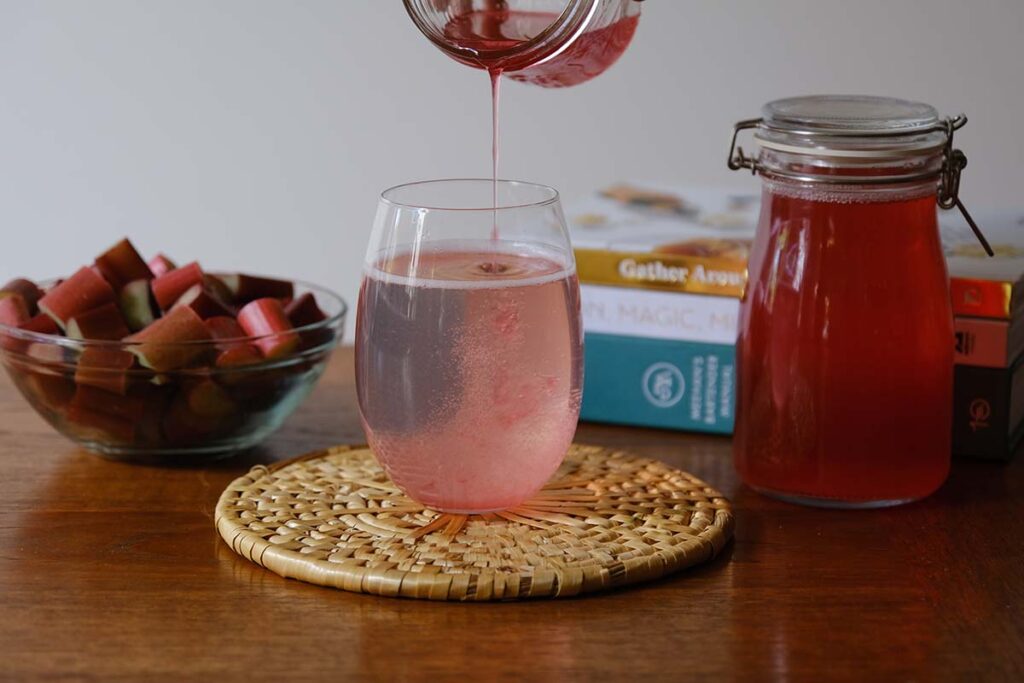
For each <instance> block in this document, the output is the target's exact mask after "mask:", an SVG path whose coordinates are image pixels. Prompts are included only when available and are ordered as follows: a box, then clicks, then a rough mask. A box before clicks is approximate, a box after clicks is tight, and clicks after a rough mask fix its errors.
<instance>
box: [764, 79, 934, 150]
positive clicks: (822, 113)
mask: <svg viewBox="0 0 1024 683" xmlns="http://www.w3.org/2000/svg"><path fill="white" fill-rule="evenodd" d="M761 114H762V118H761V120H760V121H759V125H758V126H757V132H756V133H755V135H754V138H755V139H756V140H757V142H758V144H760V145H761V146H762V147H764V148H766V149H772V150H776V151H780V152H788V153H791V154H814V155H821V156H832V157H863V158H891V157H902V156H908V155H917V154H921V153H925V152H931V151H937V150H940V149H941V148H942V147H943V146H944V145H945V144H946V141H947V133H946V128H945V126H944V125H943V122H942V120H941V119H940V118H939V113H938V112H937V111H936V110H935V108H934V107H932V106H931V105H928V104H924V103H921V102H911V101H909V100H901V99H896V98H892V97H874V96H868V95H814V96H808V97H790V98H786V99H782V100H775V101H774V102H769V103H768V104H766V105H765V106H764V108H763V109H762V111H761Z"/></svg>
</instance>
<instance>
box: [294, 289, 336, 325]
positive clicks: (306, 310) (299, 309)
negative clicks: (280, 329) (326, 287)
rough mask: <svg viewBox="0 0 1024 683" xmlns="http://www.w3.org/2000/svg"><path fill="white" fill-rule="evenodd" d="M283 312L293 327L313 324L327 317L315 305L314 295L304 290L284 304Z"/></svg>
mask: <svg viewBox="0 0 1024 683" xmlns="http://www.w3.org/2000/svg"><path fill="white" fill-rule="evenodd" d="M284 312H285V314H286V315H287V316H288V320H289V321H291V324H292V326H293V327H305V326H307V325H315V324H316V323H318V322H322V321H324V320H326V319H327V316H326V315H324V312H323V311H321V310H320V307H319V306H317V305H316V297H315V296H313V293H312V292H306V293H304V294H302V295H300V296H299V297H298V298H296V299H292V301H291V303H289V304H288V305H287V306H285V309H284Z"/></svg>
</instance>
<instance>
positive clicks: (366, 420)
mask: <svg viewBox="0 0 1024 683" xmlns="http://www.w3.org/2000/svg"><path fill="white" fill-rule="evenodd" d="M359 297H360V300H359V313H358V318H357V333H356V382H357V389H358V393H359V405H360V410H361V415H362V420H363V427H364V429H365V431H366V435H367V438H368V440H369V443H370V447H371V448H372V449H373V452H374V453H375V454H376V456H377V458H378V459H379V460H380V462H381V464H382V465H383V466H384V468H385V469H386V470H387V472H388V474H389V475H390V476H391V478H392V480H393V481H394V482H395V483H396V484H397V485H398V486H399V487H401V488H402V490H403V491H405V492H406V493H407V494H408V495H409V496H411V497H412V498H414V499H416V500H417V501H419V502H421V503H423V504H425V505H429V506H431V507H433V508H436V509H439V510H445V511H449V512H485V511H493V510H501V509H505V508H510V507H514V506H516V505H518V504H520V503H521V502H523V501H524V500H526V499H527V498H529V497H530V496H531V495H533V494H534V493H536V492H537V491H538V490H539V489H540V488H541V487H542V486H543V485H544V484H545V483H546V482H547V481H548V479H549V478H550V477H551V475H552V474H554V472H555V470H557V469H558V466H559V465H560V464H561V462H562V459H563V458H564V456H565V453H566V451H567V450H568V447H569V444H570V443H571V442H572V438H573V434H574V432H575V429H576V421H577V418H578V417H579V408H580V394H581V383H582V362H583V358H582V351H583V347H582V341H581V335H580V315H579V287H578V283H577V280H576V273H575V269H574V268H572V267H571V266H568V267H567V266H566V265H563V264H562V263H560V262H559V260H558V259H557V258H548V257H547V256H545V255H544V254H543V253H539V252H538V251H537V250H536V249H533V248H532V247H529V246H526V245H516V244H514V243H513V244H510V243H506V242H491V241H477V242H473V243H461V244H456V245H435V246H434V247H432V248H431V249H429V250H420V251H418V252H416V253H415V254H413V253H405V254H399V255H396V256H393V257H391V258H389V259H386V260H383V261H379V262H378V263H377V264H376V265H375V266H370V267H368V268H367V272H366V276H365V277H364V279H363V284H362V288H361V290H360V294H359Z"/></svg>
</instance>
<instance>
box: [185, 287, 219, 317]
mask: <svg viewBox="0 0 1024 683" xmlns="http://www.w3.org/2000/svg"><path fill="white" fill-rule="evenodd" d="M174 305H175V306H188V307H189V308H191V309H192V310H193V311H195V312H196V313H197V314H199V317H200V318H202V319H203V320H206V319H207V318H215V317H219V316H230V315H231V311H229V310H228V309H227V308H225V307H224V305H223V304H221V303H220V302H219V301H218V300H217V299H216V298H215V297H213V296H212V295H210V294H209V293H208V292H207V290H206V288H205V287H204V286H203V285H192V286H191V287H189V289H188V290H187V291H186V292H185V293H184V294H182V295H181V298H179V299H178V301H177V302H176V303H175V304H174Z"/></svg>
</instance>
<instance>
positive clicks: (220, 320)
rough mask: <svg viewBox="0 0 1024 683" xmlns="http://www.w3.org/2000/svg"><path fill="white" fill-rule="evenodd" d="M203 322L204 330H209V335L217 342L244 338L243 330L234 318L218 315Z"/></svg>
mask: <svg viewBox="0 0 1024 683" xmlns="http://www.w3.org/2000/svg"><path fill="white" fill-rule="evenodd" d="M204 322H205V323H206V329H208V330H210V334H211V335H213V338H214V339H216V340H218V341H220V340H222V339H231V340H238V339H242V338H243V337H245V330H243V329H242V326H241V325H239V324H238V321H237V320H235V319H234V318H231V317H228V316H223V315H219V316H214V317H212V318H207V319H206V320H205V321H204Z"/></svg>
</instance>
